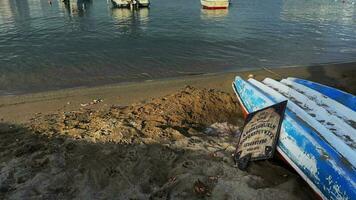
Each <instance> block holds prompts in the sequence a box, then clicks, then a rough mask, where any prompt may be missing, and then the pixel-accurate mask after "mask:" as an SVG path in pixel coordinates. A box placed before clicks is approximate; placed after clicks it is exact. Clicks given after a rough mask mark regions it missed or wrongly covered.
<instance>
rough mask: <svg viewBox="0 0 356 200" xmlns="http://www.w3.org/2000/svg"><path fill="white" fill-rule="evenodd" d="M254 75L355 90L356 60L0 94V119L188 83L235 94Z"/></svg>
mask: <svg viewBox="0 0 356 200" xmlns="http://www.w3.org/2000/svg"><path fill="white" fill-rule="evenodd" d="M249 74H254V75H255V78H256V79H257V80H262V79H264V78H265V77H270V78H274V79H281V78H286V77H289V76H292V77H299V78H305V79H308V80H313V81H317V82H320V83H323V84H326V85H330V86H333V87H336V88H340V89H342V90H344V91H346V92H349V93H352V94H355V93H356V79H355V78H354V77H355V75H356V63H345V64H330V65H320V66H309V67H284V68H261V69H257V70H251V71H243V72H229V73H218V74H204V75H193V76H183V77H179V78H172V79H161V80H152V81H145V82H136V83H124V84H116V85H106V86H101V87H93V88H74V89H64V90H57V91H49V92H42V93H34V94H26V95H16V96H3V97H0V120H2V121H5V122H11V123H23V122H26V121H28V120H29V119H30V118H32V117H33V116H34V115H35V114H48V113H53V112H58V111H71V110H75V109H78V108H81V107H85V106H81V104H82V105H86V104H90V102H92V101H93V100H103V102H100V103H98V104H92V105H90V107H91V108H95V109H97V108H103V107H109V106H110V105H112V104H116V105H129V104H132V103H137V102H142V101H147V100H149V99H150V98H154V97H161V96H164V95H167V94H171V93H173V92H176V91H177V90H179V89H181V88H183V87H184V86H186V85H190V86H193V87H196V88H200V89H201V88H211V89H219V90H221V91H224V92H228V93H233V91H232V87H231V84H232V80H233V79H234V77H235V76H237V75H238V76H241V77H243V78H247V76H248V75H249Z"/></svg>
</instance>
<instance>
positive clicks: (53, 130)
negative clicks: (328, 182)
mask: <svg viewBox="0 0 356 200" xmlns="http://www.w3.org/2000/svg"><path fill="white" fill-rule="evenodd" d="M250 74H253V75H254V76H255V78H256V79H258V80H261V79H263V78H265V77H271V78H275V79H281V78H285V77H288V76H293V77H301V78H306V79H309V80H314V81H318V82H321V83H324V84H327V85H331V86H334V87H338V88H340V89H343V90H345V91H348V92H350V93H353V94H355V91H356V80H355V78H354V76H355V75H356V64H355V63H349V64H339V65H327V66H314V67H290V68H279V69H267V68H264V69H260V70H254V71H245V72H234V73H233V72H231V73H221V74H206V75H197V76H189V77H181V78H176V79H169V80H168V79H167V80H154V81H147V82H141V83H126V84H118V85H108V86H103V87H96V88H76V89H67V90H61V91H52V92H45V93H37V94H27V95H20V96H6V97H0V119H1V122H0V199H24V198H29V199H31V198H32V199H73V198H77V199H197V198H203V199H273V200H275V199H314V198H315V196H314V195H315V194H314V193H313V192H312V191H311V189H310V188H309V187H308V185H307V184H306V183H305V182H304V181H303V180H302V179H301V178H300V177H299V176H298V175H297V174H296V173H295V172H293V171H292V170H291V169H290V168H289V167H288V166H286V165H285V164H283V163H282V162H281V161H280V160H278V159H271V160H268V161H259V162H254V163H251V165H250V166H249V168H248V170H247V171H241V170H238V169H237V168H236V167H235V166H234V161H233V159H232V156H231V155H232V153H233V152H234V150H235V147H236V143H237V138H238V136H239V134H240V131H241V128H242V126H243V118H242V115H241V110H240V108H239V106H238V104H237V101H236V97H235V95H234V94H233V91H232V88H231V83H232V80H233V78H234V77H235V76H236V75H239V76H242V77H244V78H246V77H247V76H249V75H250Z"/></svg>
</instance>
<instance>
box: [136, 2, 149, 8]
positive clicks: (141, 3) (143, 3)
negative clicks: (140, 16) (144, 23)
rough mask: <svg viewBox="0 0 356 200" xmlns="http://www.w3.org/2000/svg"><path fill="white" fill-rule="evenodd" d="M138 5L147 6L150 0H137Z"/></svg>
mask: <svg viewBox="0 0 356 200" xmlns="http://www.w3.org/2000/svg"><path fill="white" fill-rule="evenodd" d="M138 5H139V7H149V6H150V1H149V0H138Z"/></svg>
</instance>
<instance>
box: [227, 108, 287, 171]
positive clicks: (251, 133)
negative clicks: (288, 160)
mask: <svg viewBox="0 0 356 200" xmlns="http://www.w3.org/2000/svg"><path fill="white" fill-rule="evenodd" d="M286 105H287V101H283V102H281V103H277V104H275V105H272V106H269V107H266V108H263V109H261V110H258V111H255V112H252V113H250V114H249V115H248V116H247V118H246V120H245V125H244V128H243V131H242V133H241V135H240V138H239V142H238V145H237V147H236V152H235V155H234V157H235V161H236V164H237V165H238V167H239V168H240V169H246V168H247V165H248V163H249V162H250V161H255V160H263V159H269V158H271V157H273V155H274V152H275V150H276V145H277V141H278V137H279V133H280V128H281V124H282V121H283V117H284V112H285V108H286Z"/></svg>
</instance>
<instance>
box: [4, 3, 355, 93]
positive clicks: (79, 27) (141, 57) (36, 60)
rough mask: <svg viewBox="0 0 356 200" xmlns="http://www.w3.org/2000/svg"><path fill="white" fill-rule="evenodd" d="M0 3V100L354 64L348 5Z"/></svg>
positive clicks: (352, 27)
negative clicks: (107, 86)
mask: <svg viewBox="0 0 356 200" xmlns="http://www.w3.org/2000/svg"><path fill="white" fill-rule="evenodd" d="M51 1H52V4H50V3H49V1H48V0H0V95H8V94H18V93H28V92H38V91H46V90H54V89H61V88H68V87H80V86H96V85H101V84H108V83H119V82H130V81H142V80H147V79H158V78H166V77H175V76H182V75H189V74H197V73H198V74H199V73H211V72H224V71H238V70H245V69H250V68H251V69H252V68H259V67H264V66H265V67H280V66H286V65H287V66H291V65H314V64H321V63H339V62H352V61H356V3H355V0H344V1H342V0H231V6H230V8H229V9H228V10H203V9H201V6H200V2H199V0H151V7H150V8H149V9H140V10H136V11H130V10H129V9H114V8H112V6H111V2H110V1H106V0H70V3H69V4H64V3H63V2H62V1H61V0H51Z"/></svg>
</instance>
